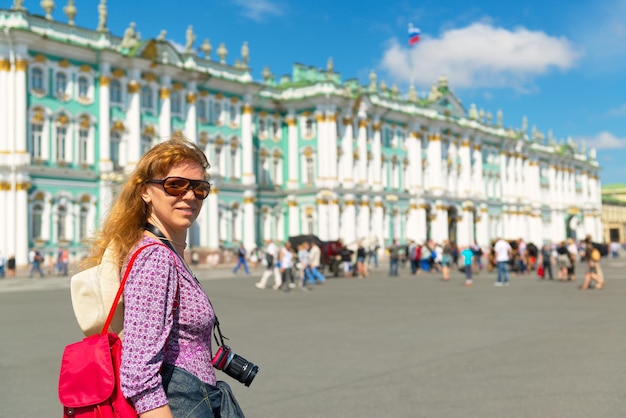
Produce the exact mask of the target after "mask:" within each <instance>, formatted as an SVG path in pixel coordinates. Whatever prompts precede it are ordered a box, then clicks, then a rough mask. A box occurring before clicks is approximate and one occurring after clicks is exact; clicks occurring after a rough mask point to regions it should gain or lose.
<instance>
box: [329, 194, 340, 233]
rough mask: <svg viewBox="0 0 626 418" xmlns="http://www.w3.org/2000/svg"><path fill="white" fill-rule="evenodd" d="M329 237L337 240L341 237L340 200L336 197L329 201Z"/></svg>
mask: <svg viewBox="0 0 626 418" xmlns="http://www.w3.org/2000/svg"><path fill="white" fill-rule="evenodd" d="M328 218H329V219H328V225H329V231H328V239H329V240H331V241H336V240H338V239H339V238H340V235H339V233H340V231H339V200H338V199H337V198H336V197H335V198H333V199H332V200H331V201H330V202H329V203H328Z"/></svg>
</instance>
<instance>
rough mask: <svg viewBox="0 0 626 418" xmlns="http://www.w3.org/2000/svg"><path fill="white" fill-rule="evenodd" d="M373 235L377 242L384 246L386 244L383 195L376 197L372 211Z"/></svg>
mask: <svg viewBox="0 0 626 418" xmlns="http://www.w3.org/2000/svg"><path fill="white" fill-rule="evenodd" d="M372 212H373V213H372V235H374V237H376V242H377V243H378V245H379V246H380V247H381V248H383V247H384V246H385V225H384V219H385V213H384V212H385V202H383V199H382V197H380V196H376V197H375V198H374V209H373V211H372Z"/></svg>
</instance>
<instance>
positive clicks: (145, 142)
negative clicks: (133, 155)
mask: <svg viewBox="0 0 626 418" xmlns="http://www.w3.org/2000/svg"><path fill="white" fill-rule="evenodd" d="M140 148H141V149H140V152H141V155H144V154H145V153H146V152H148V151H149V150H150V148H152V137H151V136H150V135H145V134H144V135H141V144H140Z"/></svg>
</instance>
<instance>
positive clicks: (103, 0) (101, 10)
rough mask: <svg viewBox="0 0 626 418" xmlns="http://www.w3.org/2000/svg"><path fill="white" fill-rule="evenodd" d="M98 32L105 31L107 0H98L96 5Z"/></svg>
mask: <svg viewBox="0 0 626 418" xmlns="http://www.w3.org/2000/svg"><path fill="white" fill-rule="evenodd" d="M96 30H97V31H98V32H106V31H107V0H100V4H99V5H98V28H97V29H96Z"/></svg>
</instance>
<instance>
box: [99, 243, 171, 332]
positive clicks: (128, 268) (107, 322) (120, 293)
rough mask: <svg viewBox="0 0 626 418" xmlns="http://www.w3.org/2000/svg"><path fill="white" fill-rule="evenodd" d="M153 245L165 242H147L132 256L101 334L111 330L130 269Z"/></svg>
mask: <svg viewBox="0 0 626 418" xmlns="http://www.w3.org/2000/svg"><path fill="white" fill-rule="evenodd" d="M153 245H163V244H159V243H156V242H153V243H151V244H146V245H144V246H143V247H141V248H139V249H138V250H137V251H135V252H134V253H133V255H132V257H131V258H130V261H129V262H128V265H127V266H126V270H125V271H124V277H123V278H122V280H121V281H120V288H119V289H118V290H117V294H116V295H115V299H114V300H113V305H112V306H111V310H110V311H109V316H107V320H106V322H105V323H104V326H103V327H102V331H101V332H100V334H106V333H107V332H109V325H110V324H111V321H112V320H113V314H115V307H116V306H117V304H118V302H119V301H120V298H121V297H122V293H124V285H125V284H126V279H128V275H129V274H130V269H131V268H132V266H133V264H134V263H135V260H136V259H137V256H139V253H141V252H142V251H143V250H144V249H146V248H148V247H151V246H153Z"/></svg>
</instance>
